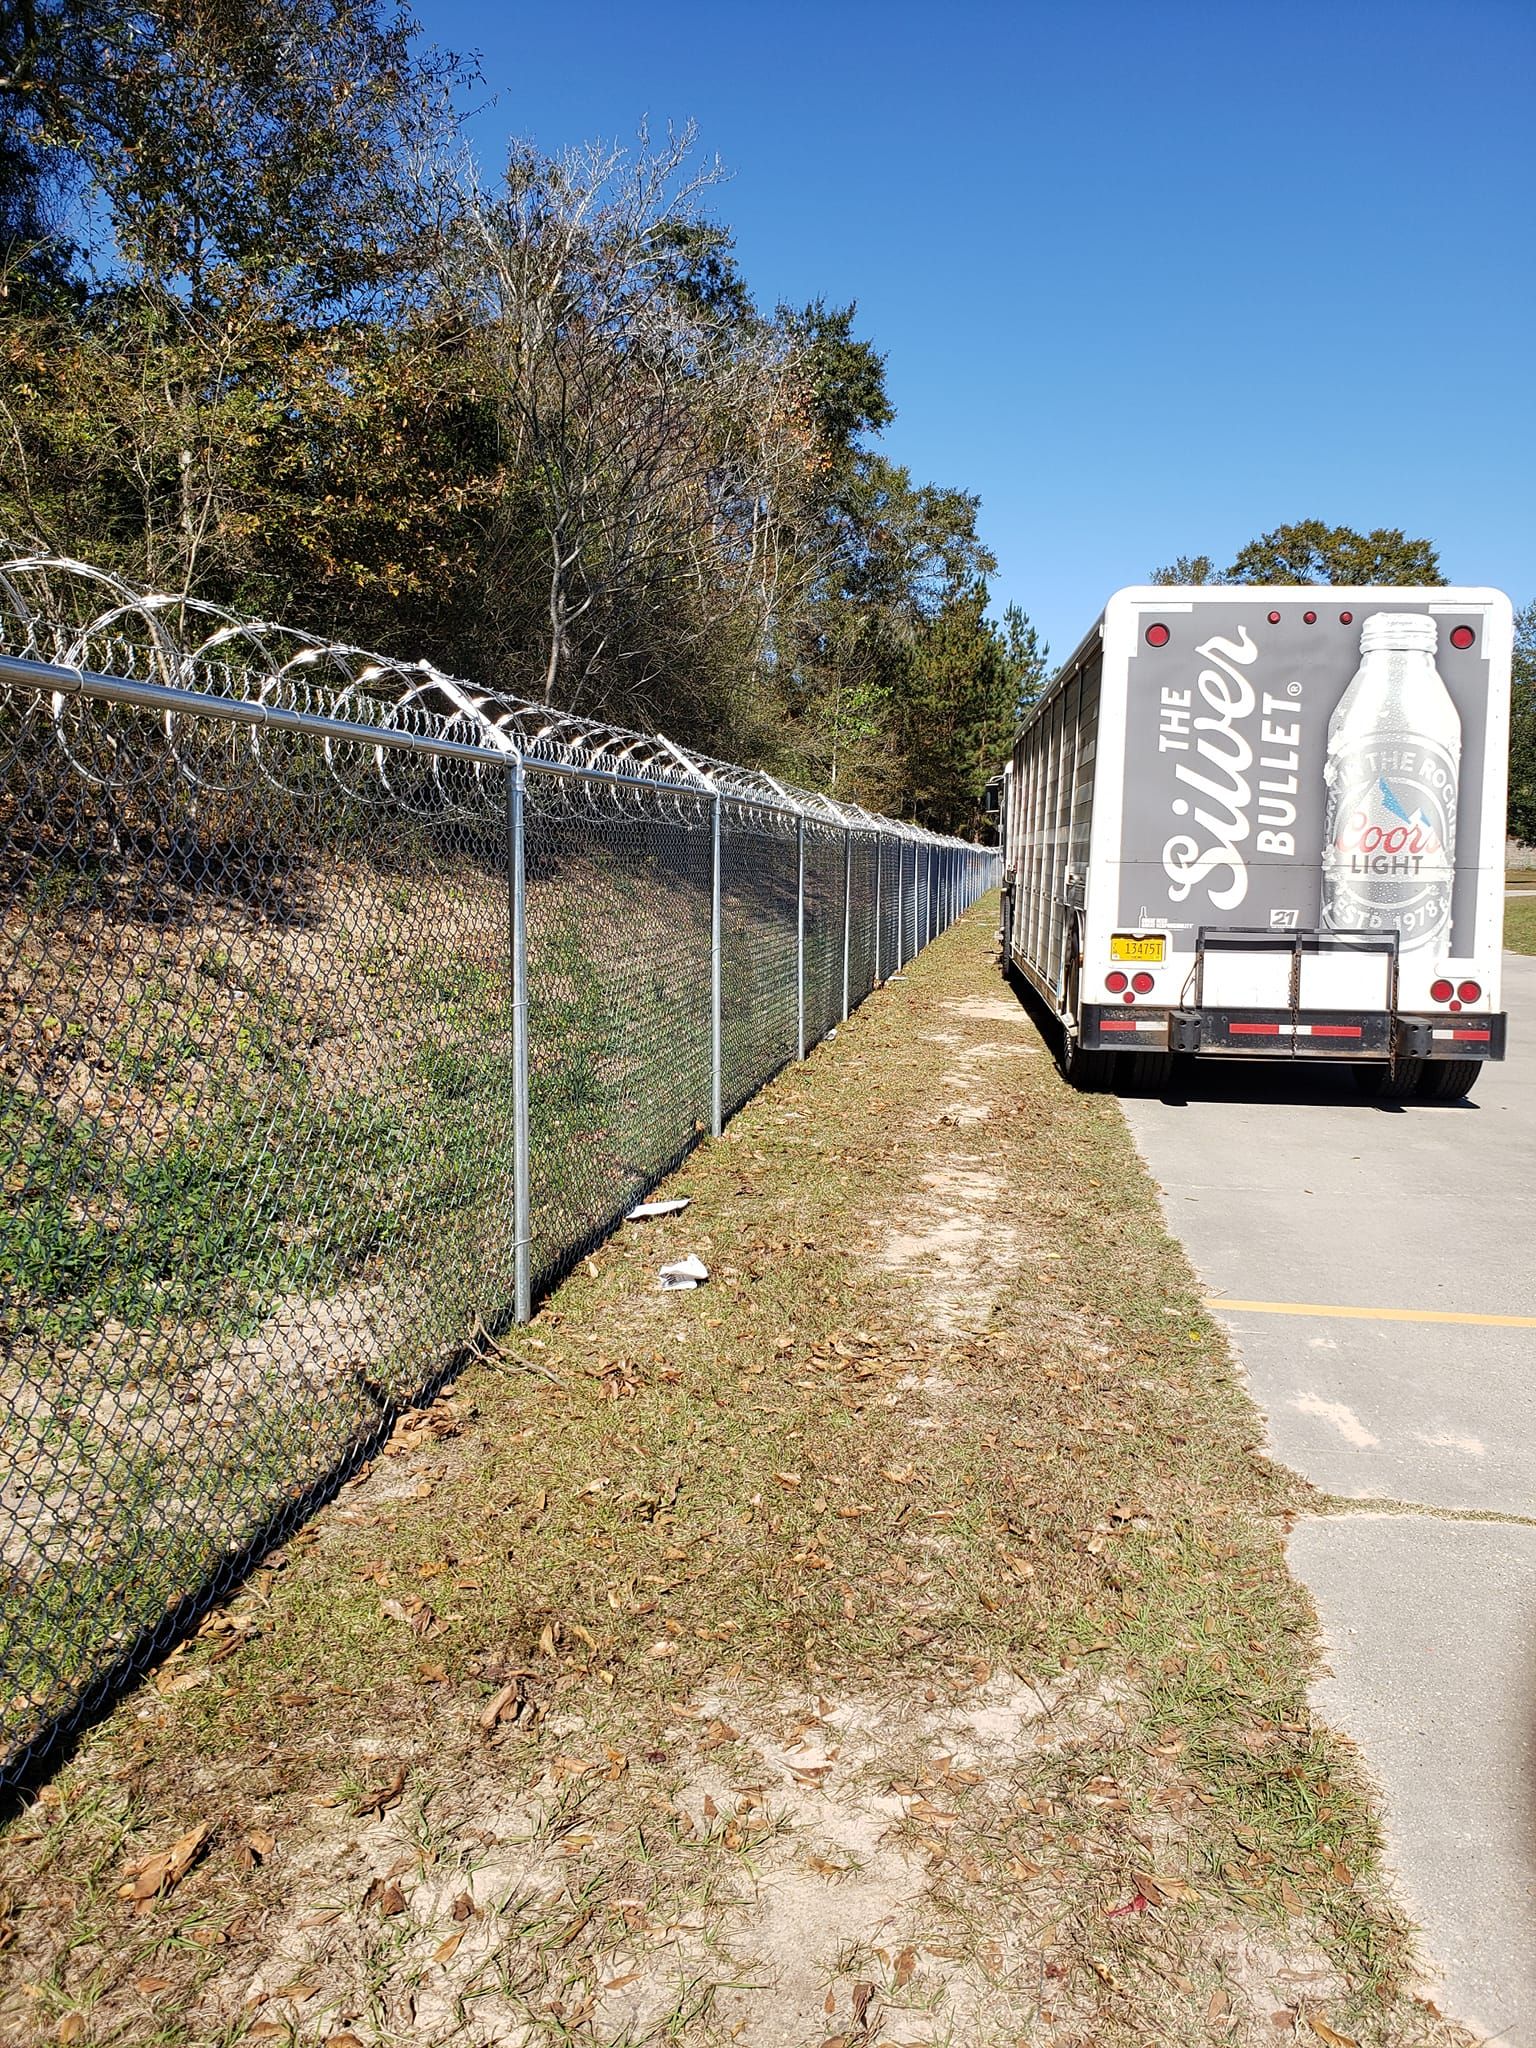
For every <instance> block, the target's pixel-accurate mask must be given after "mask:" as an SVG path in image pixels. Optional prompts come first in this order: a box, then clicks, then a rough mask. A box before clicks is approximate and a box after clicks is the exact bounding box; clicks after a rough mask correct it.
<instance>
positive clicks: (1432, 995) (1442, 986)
mask: <svg viewBox="0 0 1536 2048" xmlns="http://www.w3.org/2000/svg"><path fill="white" fill-rule="evenodd" d="M1455 993H1456V987H1455V984H1454V982H1449V981H1446V980H1444V979H1441V980H1440V981H1432V982H1431V983H1430V984H1429V999H1430V1001H1431V1002H1432V1003H1448V1002H1449V1001H1450V1000H1451V997H1452V996H1453V995H1455Z"/></svg>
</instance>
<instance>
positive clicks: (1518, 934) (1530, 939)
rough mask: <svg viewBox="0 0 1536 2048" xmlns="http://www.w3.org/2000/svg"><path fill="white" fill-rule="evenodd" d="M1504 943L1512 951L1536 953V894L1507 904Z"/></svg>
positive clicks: (1505, 907) (1505, 908)
mask: <svg viewBox="0 0 1536 2048" xmlns="http://www.w3.org/2000/svg"><path fill="white" fill-rule="evenodd" d="M1504 944H1505V945H1506V946H1507V947H1508V949H1509V951H1510V952H1511V953H1536V896H1531V897H1527V898H1525V899H1524V900H1520V899H1518V898H1517V899H1516V901H1515V902H1513V903H1506V904H1505V906H1504Z"/></svg>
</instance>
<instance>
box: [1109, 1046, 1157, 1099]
mask: <svg viewBox="0 0 1536 2048" xmlns="http://www.w3.org/2000/svg"><path fill="white" fill-rule="evenodd" d="M1109 1057H1110V1058H1111V1059H1113V1061H1114V1063H1115V1072H1114V1086H1115V1087H1116V1088H1118V1089H1119V1090H1120V1092H1121V1093H1122V1094H1124V1095H1161V1094H1162V1093H1163V1092H1164V1090H1165V1089H1166V1088H1167V1087H1168V1084H1169V1083H1170V1082H1171V1081H1172V1079H1173V1061H1172V1059H1171V1058H1170V1057H1169V1055H1168V1054H1167V1053H1165V1052H1122V1053H1112V1054H1110V1055H1109Z"/></svg>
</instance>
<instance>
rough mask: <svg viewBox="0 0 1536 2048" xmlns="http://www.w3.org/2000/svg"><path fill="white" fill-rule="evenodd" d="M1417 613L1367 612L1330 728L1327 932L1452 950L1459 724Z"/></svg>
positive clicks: (1434, 633)
mask: <svg viewBox="0 0 1536 2048" xmlns="http://www.w3.org/2000/svg"><path fill="white" fill-rule="evenodd" d="M1438 642H1439V627H1438V626H1437V624H1436V622H1435V621H1434V620H1433V619H1432V618H1429V617H1427V616H1426V615H1425V614H1424V613H1423V612H1374V613H1372V615H1371V616H1370V617H1369V618H1368V619H1367V620H1366V621H1365V623H1364V625H1363V626H1362V627H1361V629H1360V666H1359V668H1358V669H1357V670H1356V671H1355V677H1354V680H1353V682H1351V684H1350V686H1349V688H1348V689H1347V690H1346V691H1345V692H1344V695H1343V696H1342V697H1341V698H1340V699H1339V703H1338V708H1337V709H1336V710H1335V712H1334V714H1333V717H1332V719H1331V720H1330V721H1329V725H1328V761H1327V766H1326V768H1325V769H1324V775H1325V777H1326V780H1327V785H1328V805H1327V822H1326V824H1325V827H1324V832H1323V929H1324V930H1325V931H1334V932H1388V931H1395V932H1397V933H1398V934H1399V938H1398V951H1399V952H1400V953H1407V952H1413V951H1416V950H1417V949H1418V948H1419V947H1421V946H1437V947H1438V948H1439V950H1440V951H1441V952H1444V951H1446V950H1447V949H1448V941H1449V936H1450V926H1451V888H1452V884H1453V882H1454V881H1455V877H1456V785H1457V780H1458V776H1459V773H1460V768H1461V718H1460V716H1459V714H1458V712H1457V710H1456V706H1455V705H1454V704H1453V703H1452V702H1451V694H1450V692H1449V690H1447V689H1446V687H1445V684H1444V682H1443V681H1442V680H1441V677H1440V673H1439V671H1438V670H1437V669H1436V667H1435V650H1436V647H1437V645H1438Z"/></svg>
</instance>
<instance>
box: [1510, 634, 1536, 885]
mask: <svg viewBox="0 0 1536 2048" xmlns="http://www.w3.org/2000/svg"><path fill="white" fill-rule="evenodd" d="M1513 680H1514V697H1513V702H1512V704H1511V707H1510V721H1509V834H1510V837H1511V838H1512V839H1518V840H1520V841H1521V842H1522V843H1523V844H1524V845H1526V846H1536V604H1528V605H1527V606H1526V607H1525V609H1524V610H1523V611H1519V612H1516V614H1515V662H1514V678H1513Z"/></svg>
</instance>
